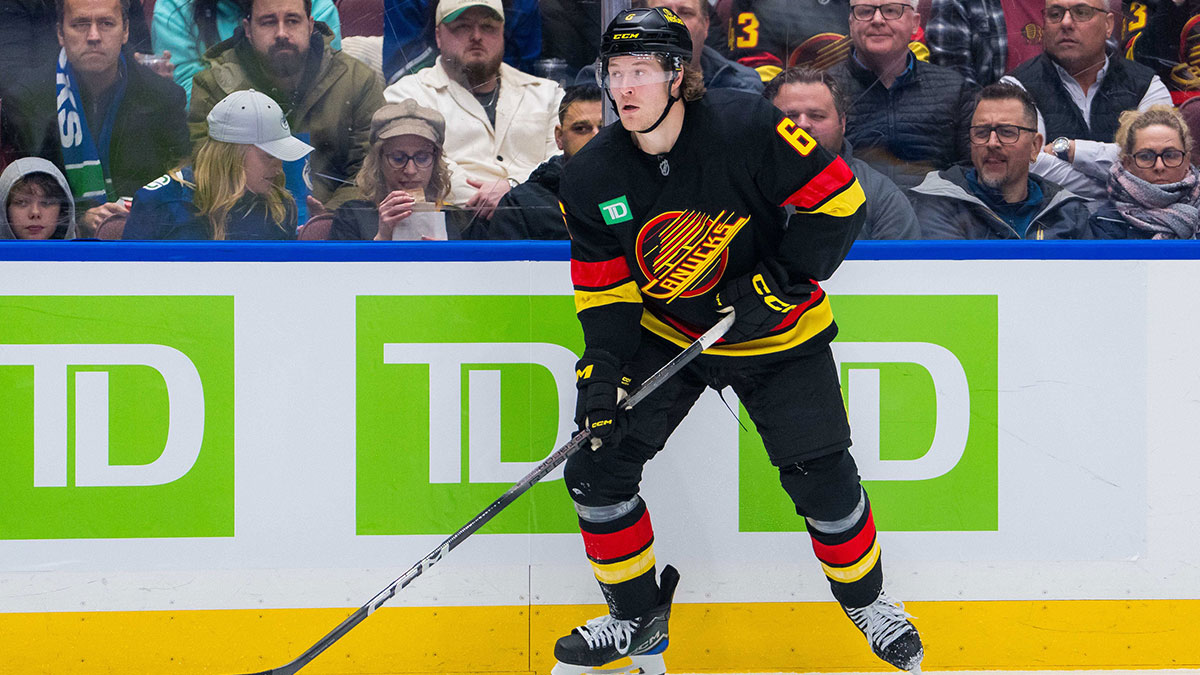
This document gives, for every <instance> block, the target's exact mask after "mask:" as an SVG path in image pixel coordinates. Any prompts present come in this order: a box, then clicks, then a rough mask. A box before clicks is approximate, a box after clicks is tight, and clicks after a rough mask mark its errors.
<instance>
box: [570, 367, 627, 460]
mask: <svg viewBox="0 0 1200 675" xmlns="http://www.w3.org/2000/svg"><path fill="white" fill-rule="evenodd" d="M629 384H630V380H629V378H628V377H623V376H622V375H621V364H620V362H619V361H617V357H615V356H613V355H612V354H609V353H608V352H604V351H599V350H585V351H584V352H583V358H582V359H579V362H578V363H576V364H575V387H576V389H577V390H578V394H577V397H576V399H575V424H577V425H579V428H580V429H591V431H592V450H599V449H600V447H601V446H602V445H608V446H610V447H612V446H616V445H617V444H619V443H620V442H621V437H622V436H623V435H624V433H625V423H626V420H627V418H628V415H627V414H626V412H625V411H624V410H621V409H619V407H618V404H619V403H620V402H621V400H622V399H624V398H625V395H626V388H627V387H628V386H629Z"/></svg>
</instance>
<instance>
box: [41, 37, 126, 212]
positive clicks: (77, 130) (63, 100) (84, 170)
mask: <svg viewBox="0 0 1200 675" xmlns="http://www.w3.org/2000/svg"><path fill="white" fill-rule="evenodd" d="M118 67H119V68H120V73H121V76H120V77H119V78H118V79H117V84H116V85H115V86H116V87H117V90H116V92H115V93H114V96H113V100H112V103H111V104H109V106H108V112H107V114H106V115H105V116H104V124H103V126H102V127H101V128H100V136H99V141H100V142H99V144H97V143H96V140H97V139H95V138H93V137H92V132H91V130H90V129H88V124H87V116H86V115H84V112H83V97H82V96H81V95H80V92H79V83H78V81H77V80H76V79H75V73H74V71H73V69H72V68H71V62H70V61H68V60H67V50H65V49H62V50H59V52H58V64H57V67H56V68H55V74H54V92H55V94H56V100H57V107H58V136H59V140H60V141H61V142H62V154H63V167H64V168H65V169H66V174H67V183H68V184H70V186H71V192H72V193H73V194H74V196H75V198H76V199H80V200H87V201H92V202H95V203H97V204H103V203H105V202H111V201H116V199H117V194H116V190H115V189H114V188H113V183H112V177H111V176H110V175H109V171H108V146H109V143H110V141H111V140H112V131H113V125H114V124H115V123H116V119H117V110H118V109H119V108H120V107H121V99H123V98H124V97H125V72H126V71H125V54H123V53H122V54H121V61H120V64H119V66H118Z"/></svg>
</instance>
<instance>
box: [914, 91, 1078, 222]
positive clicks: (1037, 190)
mask: <svg viewBox="0 0 1200 675" xmlns="http://www.w3.org/2000/svg"><path fill="white" fill-rule="evenodd" d="M1036 123H1037V108H1036V107H1035V106H1034V103H1033V99H1032V98H1031V97H1030V96H1029V94H1027V93H1026V92H1025V91H1024V90H1023V89H1021V88H1020V87H1017V86H1014V85H1011V84H1003V83H997V84H991V85H988V86H987V87H984V88H983V91H982V92H980V95H979V103H978V104H977V105H976V106H975V114H974V115H973V116H972V118H971V127H970V132H969V135H970V139H971V163H970V164H969V165H966V164H962V165H957V166H953V167H951V168H949V169H946V170H943V171H931V172H929V175H927V176H926V177H925V181H924V182H923V183H921V184H920V185H918V186H917V187H915V188H913V189H912V190H911V194H912V202H913V210H914V211H916V213H917V218H918V219H919V220H920V222H921V228H922V231H923V235H924V238H926V239H1091V238H1092V235H1091V230H1090V229H1089V228H1088V224H1087V223H1088V210H1087V205H1086V202H1085V201H1084V199H1083V198H1082V197H1079V196H1078V195H1075V194H1073V193H1071V192H1070V191H1068V190H1065V189H1063V188H1062V187H1060V186H1059V185H1057V184H1055V183H1052V182H1050V181H1048V180H1045V179H1043V178H1039V177H1038V176H1035V175H1033V174H1030V172H1029V165H1030V162H1032V161H1033V159H1034V157H1036V156H1037V155H1038V152H1039V150H1040V148H1041V146H1042V135H1041V134H1040V133H1038V131H1037V129H1036V128H1035V126H1034V125H1035V124H1036Z"/></svg>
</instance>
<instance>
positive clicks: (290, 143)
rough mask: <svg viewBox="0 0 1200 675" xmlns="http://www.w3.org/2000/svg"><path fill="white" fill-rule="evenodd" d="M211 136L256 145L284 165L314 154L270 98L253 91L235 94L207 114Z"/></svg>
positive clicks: (245, 90)
mask: <svg viewBox="0 0 1200 675" xmlns="http://www.w3.org/2000/svg"><path fill="white" fill-rule="evenodd" d="M208 137H209V138H211V139H213V140H214V141H224V142H225V143H240V144H242V145H253V146H255V147H257V148H258V149H260V150H262V151H263V152H265V153H267V154H268V155H271V156H272V157H275V158H278V159H280V160H282V161H284V162H294V161H296V160H297V159H300V158H301V157H304V156H305V155H307V154H308V153H310V152H312V151H313V147H312V146H311V145H309V144H308V143H305V142H304V141H302V140H300V139H299V138H296V137H295V136H293V135H292V129H291V127H289V126H288V121H287V118H286V117H284V115H283V110H281V109H280V107H279V104H277V103H275V101H273V100H271V97H270V96H267V95H266V94H264V93H262V92H258V91H254V90H253V89H243V90H241V91H235V92H233V93H232V94H230V95H228V96H226V97H225V98H223V99H221V100H220V101H218V102H217V104H216V105H214V106H213V109H212V110H211V111H210V112H209V113H208Z"/></svg>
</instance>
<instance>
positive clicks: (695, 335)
mask: <svg viewBox="0 0 1200 675" xmlns="http://www.w3.org/2000/svg"><path fill="white" fill-rule="evenodd" d="M809 282H810V283H811V284H812V285H813V286H816V290H814V291H813V292H812V295H810V296H809V298H808V301H807V302H803V303H800V304H799V305H796V308H795V309H793V310H792V311H790V312H788V313H787V314H785V315H784V316H783V319H781V320H780V322H779V323H778V324H777V325H776V326H775V327H774V328H772V329H771V330H770V332H771V333H777V332H780V331H783V330H787V329H789V328H791V327H792V326H794V325H796V322H797V321H799V320H800V317H802V316H804V313H805V312H807V311H808V310H809V309H810V308H812V306H813V305H815V304H817V303H819V302H821V299H822V298H824V297H825V291H824V290H823V289H822V288H821V285H820V284H819V283H817V280H816V279H810V280H809ZM650 309H651V311H652V312H653V314H654V316H656V317H658V320H659V321H662V322H663V323H665V324H667V325H668V326H670V327H671V328H674V329H675V330H677V331H679V332H680V333H682V334H683V335H685V336H687V337H689V338H691V339H693V340H697V339H699V338H700V336H701V335H703V334H704V330H703V329H698V328H696V327H695V326H692V325H691V324H686V323H683V322H682V321H680V320H679V319H676V318H674V317H671V316H668V315H666V314H662V313H660V312H654V311H653V308H650ZM716 344H728V343H727V342H726V341H725V339H724V338H721V339H720V340H717V342H716Z"/></svg>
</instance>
